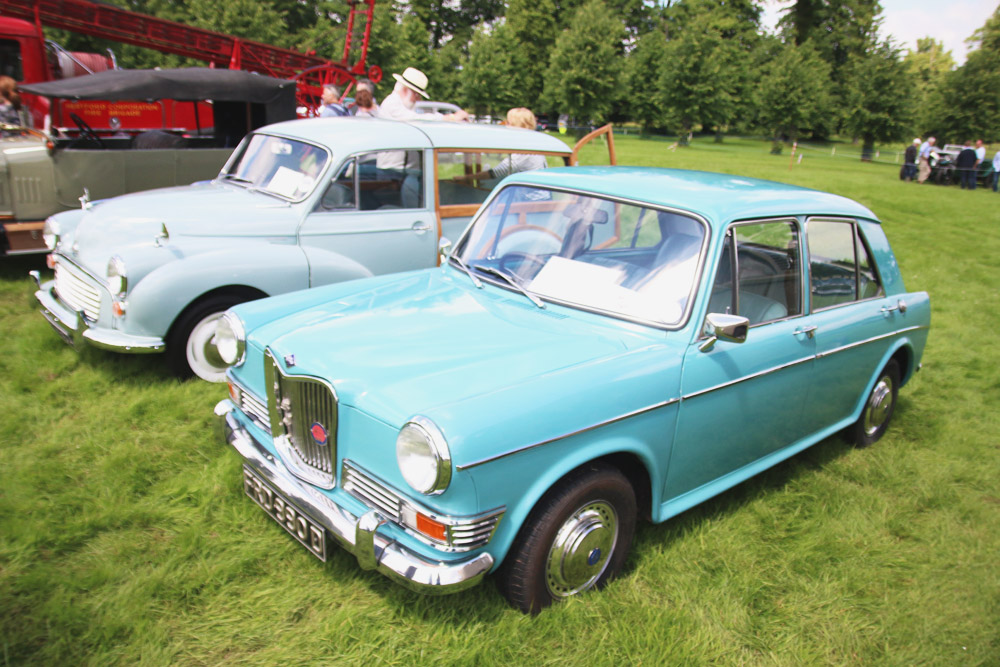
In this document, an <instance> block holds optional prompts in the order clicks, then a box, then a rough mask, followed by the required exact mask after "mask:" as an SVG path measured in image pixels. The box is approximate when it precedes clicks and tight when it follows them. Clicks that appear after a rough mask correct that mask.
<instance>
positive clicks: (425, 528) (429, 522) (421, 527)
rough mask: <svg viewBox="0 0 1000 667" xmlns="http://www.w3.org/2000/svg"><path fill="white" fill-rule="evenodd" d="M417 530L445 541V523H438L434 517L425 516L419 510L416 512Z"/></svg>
mask: <svg viewBox="0 0 1000 667" xmlns="http://www.w3.org/2000/svg"><path fill="white" fill-rule="evenodd" d="M417 530H418V531H420V532H421V533H423V534H424V535H426V536H427V537H431V538H433V539H435V540H439V541H441V542H446V541H447V530H446V528H445V525H444V524H443V523H438V522H437V521H435V520H434V519H432V518H430V517H429V516H425V515H423V514H421V513H420V512H417Z"/></svg>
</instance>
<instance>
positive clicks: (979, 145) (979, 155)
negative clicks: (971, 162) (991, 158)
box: [972, 139, 986, 190]
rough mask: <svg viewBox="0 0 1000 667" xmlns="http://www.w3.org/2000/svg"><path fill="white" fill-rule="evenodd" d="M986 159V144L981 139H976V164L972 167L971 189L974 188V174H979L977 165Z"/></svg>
mask: <svg viewBox="0 0 1000 667" xmlns="http://www.w3.org/2000/svg"><path fill="white" fill-rule="evenodd" d="M985 159H986V146H983V140H982V139H976V166H975V167H973V168H972V189H973V190H975V189H976V180H977V179H976V176H978V175H979V165H981V164H982V163H983V160H985Z"/></svg>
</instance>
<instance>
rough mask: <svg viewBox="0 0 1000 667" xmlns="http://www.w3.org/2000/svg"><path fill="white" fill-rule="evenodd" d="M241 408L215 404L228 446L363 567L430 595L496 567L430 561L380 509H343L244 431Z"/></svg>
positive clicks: (487, 558) (475, 559)
mask: <svg viewBox="0 0 1000 667" xmlns="http://www.w3.org/2000/svg"><path fill="white" fill-rule="evenodd" d="M235 408H236V406H235V405H234V404H233V402H232V401H230V400H229V399H225V400H223V401H221V402H219V403H218V404H217V405H216V406H215V416H216V418H217V419H218V420H219V421H220V425H221V428H222V432H223V437H224V439H225V441H226V443H227V444H229V445H232V447H233V448H234V449H236V451H237V452H238V453H239V454H240V456H241V457H242V458H243V459H244V463H245V464H246V465H249V466H250V467H251V468H252V469H253V470H254V472H256V473H257V474H258V475H260V476H261V477H262V478H263V479H264V480H266V481H268V482H270V483H271V484H272V485H273V486H274V487H275V488H277V489H278V490H279V491H280V492H281V493H283V494H285V496H286V497H287V498H288V499H289V500H291V501H292V502H294V503H295V504H296V505H297V506H298V509H299V510H300V511H302V512H303V513H304V514H306V515H307V516H308V517H309V518H311V519H312V520H313V521H315V522H316V523H317V524H319V525H321V526H323V527H324V528H325V529H326V530H327V531H328V532H329V534H330V536H331V537H333V538H334V540H336V542H338V543H339V544H340V546H341V547H343V548H344V549H345V550H346V551H347V552H349V553H351V554H352V555H354V557H355V558H357V560H358V564H359V565H360V566H361V567H362V568H373V569H377V570H378V571H379V572H380V573H381V574H383V575H385V576H387V577H389V578H390V579H392V580H394V581H396V582H397V583H399V584H402V585H403V586H406V587H407V588H409V589H411V590H415V591H418V592H421V593H426V594H445V593H454V592H457V591H461V590H464V589H466V588H470V587H471V586H474V585H476V584H478V583H479V582H480V581H481V580H482V578H483V577H484V576H485V575H486V573H487V572H489V571H490V569H491V568H492V567H493V562H494V561H493V556H491V555H490V554H488V553H480V554H477V555H476V556H472V557H471V558H461V559H456V560H448V561H436V560H430V559H427V558H425V557H423V556H421V555H420V554H418V553H416V552H414V551H412V550H410V549H408V548H407V547H405V546H403V545H401V544H399V543H398V542H396V541H394V540H392V539H391V538H389V537H387V536H386V535H384V534H383V533H382V532H381V528H382V526H383V525H384V524H385V519H384V517H382V516H381V515H380V514H379V513H378V512H377V511H376V510H371V511H369V512H366V513H365V514H363V515H362V516H360V517H358V516H355V515H354V514H352V513H351V512H349V511H347V510H346V509H344V508H342V507H340V506H339V505H338V504H337V503H335V502H334V501H333V500H331V499H330V498H328V497H327V496H326V495H324V494H322V493H320V492H319V491H317V490H315V489H312V488H310V487H309V486H308V485H306V484H303V483H302V482H300V481H299V480H297V479H296V478H295V477H294V476H292V475H290V474H289V473H288V472H287V471H286V469H285V467H284V466H283V465H282V464H281V462H280V461H277V460H275V457H274V456H273V455H272V454H271V453H270V452H268V451H267V449H265V448H264V446H263V445H261V444H260V443H259V442H257V441H256V440H255V439H254V437H253V435H251V434H250V433H249V432H248V431H247V430H246V429H244V428H243V427H242V426H241V425H240V423H239V421H238V420H237V419H236V417H235V416H234V414H233V411H234V410H235Z"/></svg>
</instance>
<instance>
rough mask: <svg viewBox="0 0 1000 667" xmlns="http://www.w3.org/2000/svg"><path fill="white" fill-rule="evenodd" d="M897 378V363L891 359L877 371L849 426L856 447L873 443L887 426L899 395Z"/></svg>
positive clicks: (898, 375)
mask: <svg viewBox="0 0 1000 667" xmlns="http://www.w3.org/2000/svg"><path fill="white" fill-rule="evenodd" d="M899 378H900V373H899V364H898V363H896V360H895V359H892V360H890V361H889V363H887V364H886V365H885V368H883V369H882V372H881V373H879V376H878V379H877V380H876V381H875V386H874V387H872V391H871V393H870V394H869V395H868V400H866V401H865V407H864V409H863V410H862V411H861V416H860V417H859V418H858V421H856V422H855V423H854V426H853V427H851V430H852V433H851V436H852V437H851V439H852V440H853V441H854V444H855V445H857V446H858V447H868V446H870V445H873V444H875V443H876V442H877V441H878V439H879V438H881V437H882V434H884V433H885V431H886V429H887V428H889V420H891V419H892V413H893V411H894V410H895V409H896V397H897V396H898V395H899Z"/></svg>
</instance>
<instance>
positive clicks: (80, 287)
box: [55, 261, 101, 320]
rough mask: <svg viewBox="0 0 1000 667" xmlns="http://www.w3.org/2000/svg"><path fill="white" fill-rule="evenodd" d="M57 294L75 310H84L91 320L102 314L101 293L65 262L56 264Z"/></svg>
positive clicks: (84, 276)
mask: <svg viewBox="0 0 1000 667" xmlns="http://www.w3.org/2000/svg"><path fill="white" fill-rule="evenodd" d="M55 276H56V294H57V295H59V298H60V299H61V300H62V301H63V303H65V304H66V305H67V306H69V307H70V308H72V309H73V310H82V311H83V313H84V315H86V316H87V317H89V318H90V319H91V320H96V319H97V316H98V315H99V314H100V312H101V293H100V292H99V291H98V290H97V288H96V287H94V286H93V285H91V283H90V279H89V278H88V277H87V276H86V275H85V274H84V273H83V272H82V271H80V270H79V269H77V268H76V267H74V266H72V265H71V264H66V263H64V262H59V261H57V262H56V268H55Z"/></svg>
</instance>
